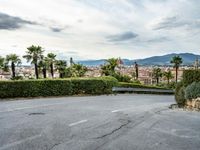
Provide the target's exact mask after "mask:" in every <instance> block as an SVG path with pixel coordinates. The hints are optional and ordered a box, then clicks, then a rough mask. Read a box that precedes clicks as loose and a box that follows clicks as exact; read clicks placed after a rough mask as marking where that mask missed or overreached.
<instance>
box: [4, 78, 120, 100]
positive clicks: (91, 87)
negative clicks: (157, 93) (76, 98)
mask: <svg viewBox="0 0 200 150" xmlns="http://www.w3.org/2000/svg"><path fill="white" fill-rule="evenodd" d="M117 83H118V82H117V80H116V79H115V78H112V77H101V78H70V79H54V80H52V79H45V80H44V79H41V80H24V81H0V98H16V97H40V96H42V97H47V96H67V95H75V94H95V95H98V94H110V93H112V87H113V86H116V85H117Z"/></svg>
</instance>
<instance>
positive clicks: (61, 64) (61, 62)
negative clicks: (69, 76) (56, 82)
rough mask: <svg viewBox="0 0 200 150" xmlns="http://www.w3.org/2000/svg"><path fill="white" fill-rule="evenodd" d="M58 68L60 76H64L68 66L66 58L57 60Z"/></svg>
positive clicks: (56, 65)
mask: <svg viewBox="0 0 200 150" xmlns="http://www.w3.org/2000/svg"><path fill="white" fill-rule="evenodd" d="M55 67H56V70H58V72H59V74H60V75H59V76H60V78H64V74H65V69H66V67H67V62H66V61H64V60H57V61H56V63H55Z"/></svg>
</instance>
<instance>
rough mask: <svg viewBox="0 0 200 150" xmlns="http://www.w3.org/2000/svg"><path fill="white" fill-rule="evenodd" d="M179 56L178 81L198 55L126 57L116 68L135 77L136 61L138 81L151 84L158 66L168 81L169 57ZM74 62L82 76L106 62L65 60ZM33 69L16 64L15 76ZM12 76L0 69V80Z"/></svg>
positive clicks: (30, 75) (31, 74)
mask: <svg viewBox="0 0 200 150" xmlns="http://www.w3.org/2000/svg"><path fill="white" fill-rule="evenodd" d="M177 55H178V56H180V57H181V58H182V60H183V63H182V64H181V66H180V67H179V69H178V77H177V79H178V81H179V80H181V79H182V73H183V70H186V69H193V68H196V67H198V65H199V60H198V58H200V55H195V54H191V53H181V54H168V55H164V56H154V57H150V58H146V59H139V60H128V59H120V58H119V59H120V61H121V63H120V67H118V68H117V69H116V70H117V72H119V73H120V74H121V75H127V76H129V77H130V78H135V76H134V75H133V73H134V72H135V66H134V63H135V62H137V64H138V79H137V80H139V81H140V83H142V84H146V85H151V84H156V79H155V78H154V77H153V76H152V73H153V69H154V68H156V67H159V68H160V69H161V71H162V72H166V71H171V73H172V75H173V78H171V79H170V82H175V74H176V70H175V68H174V67H173V66H172V64H170V59H171V58H172V57H173V56H177ZM72 61H74V62H76V63H78V64H81V65H84V66H86V67H87V71H86V73H85V74H84V77H100V76H102V70H101V69H102V68H101V67H102V66H103V65H104V64H105V63H106V59H101V60H86V61H75V60H72V58H71V60H69V61H67V62H68V63H67V64H68V66H70V65H71V64H70V62H72ZM34 74H35V70H34V66H33V65H31V66H25V65H20V66H16V76H22V77H24V78H25V79H26V78H27V79H28V78H34ZM59 75H60V74H59V72H58V71H56V70H55V72H54V77H55V78H59ZM11 77H12V72H11V70H10V71H8V72H4V71H2V70H1V71H0V79H1V80H9V79H10V78H11ZM47 78H51V73H50V72H48V73H47ZM159 80H160V82H161V83H167V79H166V78H165V77H164V76H163V77H161V78H160V79H159Z"/></svg>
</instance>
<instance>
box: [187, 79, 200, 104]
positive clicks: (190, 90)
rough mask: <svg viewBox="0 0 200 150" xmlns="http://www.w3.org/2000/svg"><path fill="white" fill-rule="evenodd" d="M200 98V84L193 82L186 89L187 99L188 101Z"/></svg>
mask: <svg viewBox="0 0 200 150" xmlns="http://www.w3.org/2000/svg"><path fill="white" fill-rule="evenodd" d="M198 97H200V82H193V83H192V84H190V85H188V86H187V87H186V89H185V98H186V99H187V100H191V99H195V98H198Z"/></svg>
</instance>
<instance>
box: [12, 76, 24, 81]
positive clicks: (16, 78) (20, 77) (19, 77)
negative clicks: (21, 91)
mask: <svg viewBox="0 0 200 150" xmlns="http://www.w3.org/2000/svg"><path fill="white" fill-rule="evenodd" d="M11 80H23V77H22V76H16V77H14V78H11Z"/></svg>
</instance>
